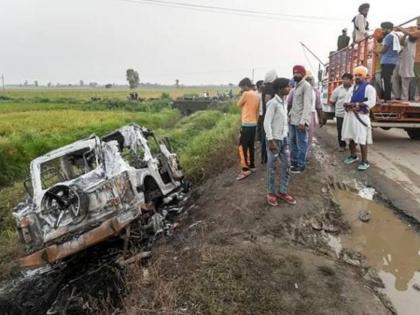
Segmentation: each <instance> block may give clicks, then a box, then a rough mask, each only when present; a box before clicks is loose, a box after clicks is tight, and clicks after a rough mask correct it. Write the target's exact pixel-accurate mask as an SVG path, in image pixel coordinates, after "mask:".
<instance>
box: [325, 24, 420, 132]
mask: <svg viewBox="0 0 420 315" xmlns="http://www.w3.org/2000/svg"><path fill="white" fill-rule="evenodd" d="M416 19H418V17H416V18H413V19H411V20H409V21H407V22H405V23H403V24H401V25H400V26H404V25H407V24H409V23H411V22H413V21H415V20H416ZM404 28H405V29H407V30H409V31H413V30H415V29H416V27H415V26H408V27H407V26H404ZM377 45H378V42H377V40H376V38H375V37H374V36H372V35H371V36H369V37H367V38H365V39H363V40H361V41H359V42H356V43H354V44H352V45H351V46H349V47H346V48H343V49H341V50H339V51H334V52H331V53H330V54H329V61H328V63H327V64H325V71H324V72H323V73H322V75H321V78H322V84H321V97H322V103H323V113H324V117H323V120H324V122H326V121H327V120H328V119H332V118H333V117H334V106H331V104H330V102H329V100H330V97H331V94H332V92H333V91H334V89H335V88H336V87H337V86H338V85H340V84H341V76H342V75H343V74H344V73H346V72H348V73H352V71H353V69H354V68H355V67H357V66H359V65H363V66H365V67H367V68H368V70H369V75H370V77H369V78H368V79H369V80H373V79H374V75H375V72H376V70H377V58H380V57H378V55H376V54H375V53H374V52H375V51H376V49H377ZM415 58H416V59H415V62H416V63H420V40H418V41H417V46H416V56H415ZM370 118H371V124H372V127H373V128H377V127H379V128H382V129H384V130H389V129H390V128H401V129H404V130H405V131H406V132H407V134H408V136H409V137H410V138H411V139H414V140H420V101H419V100H417V101H403V100H391V101H387V102H384V101H383V100H380V99H379V98H378V99H377V103H376V105H375V106H374V107H373V108H372V109H371V112H370Z"/></svg>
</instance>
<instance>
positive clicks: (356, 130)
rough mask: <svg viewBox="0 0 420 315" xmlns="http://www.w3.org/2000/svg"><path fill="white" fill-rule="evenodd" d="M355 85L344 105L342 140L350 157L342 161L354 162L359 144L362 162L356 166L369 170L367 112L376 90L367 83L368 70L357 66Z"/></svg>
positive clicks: (372, 104) (355, 69)
mask: <svg viewBox="0 0 420 315" xmlns="http://www.w3.org/2000/svg"><path fill="white" fill-rule="evenodd" d="M353 74H354V78H355V84H354V85H353V86H352V87H351V88H350V89H349V91H348V93H347V97H346V101H345V103H344V109H345V114H344V121H343V130H342V137H341V138H342V140H344V141H346V142H348V143H349V147H350V156H349V157H347V158H346V159H345V160H344V163H345V164H352V163H353V162H356V161H357V159H358V157H357V155H356V145H357V144H360V151H361V153H362V161H361V163H360V164H359V166H358V168H357V169H358V170H359V171H365V170H367V169H368V168H369V166H370V165H369V162H368V160H367V154H368V149H367V145H368V144H371V143H372V130H371V125H370V118H369V110H370V109H371V108H372V107H373V106H375V104H376V90H375V88H374V87H373V86H371V85H370V84H369V83H368V82H367V81H366V77H367V74H368V69H367V68H366V67H364V66H359V67H356V68H354V69H353Z"/></svg>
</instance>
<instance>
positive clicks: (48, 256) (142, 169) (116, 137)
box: [14, 124, 183, 267]
mask: <svg viewBox="0 0 420 315" xmlns="http://www.w3.org/2000/svg"><path fill="white" fill-rule="evenodd" d="M149 140H151V141H150V142H151V143H150V145H149ZM25 188H26V190H27V192H28V194H29V197H28V198H27V199H26V201H25V202H23V203H20V204H19V205H18V206H17V207H16V209H15V211H14V216H15V218H16V222H17V227H18V232H19V236H20V239H21V241H22V242H23V243H24V244H25V247H26V250H27V255H26V256H25V257H23V258H21V260H20V264H21V265H22V266H24V267H38V266H41V265H44V264H47V263H52V262H55V261H57V260H60V259H62V258H65V257H67V256H70V255H73V254H75V253H77V252H79V251H80V250H82V249H85V248H87V247H89V246H92V245H94V244H97V243H99V242H101V241H103V240H105V239H107V238H109V237H111V236H115V235H118V234H120V233H121V232H122V231H123V230H124V229H126V228H127V227H128V226H129V225H130V224H131V223H132V222H133V221H136V222H137V221H139V222H143V221H141V218H142V216H144V214H146V213H147V217H148V218H149V220H148V224H152V223H153V224H155V223H156V222H161V221H162V216H161V214H160V213H159V212H158V211H156V207H155V206H156V205H157V204H159V205H162V204H167V203H170V202H171V201H173V200H174V199H176V198H178V197H179V195H180V194H181V191H182V190H183V173H182V170H181V169H180V167H179V164H178V161H177V156H176V154H175V153H172V152H171V149H170V145H169V143H168V141H167V139H164V140H161V141H158V140H157V139H156V138H155V136H154V135H153V132H152V131H151V130H149V129H147V128H144V127H141V126H138V125H136V124H130V125H127V126H124V127H122V128H120V129H118V130H116V131H114V132H112V133H110V134H108V135H106V136H104V137H102V138H99V137H97V136H96V135H92V136H91V137H89V138H87V139H84V140H80V141H77V142H74V143H72V144H69V145H67V146H64V147H62V148H59V149H57V150H54V151H51V152H49V153H47V154H45V155H43V156H40V157H38V158H36V159H34V160H33V161H32V162H31V164H30V178H28V179H27V180H26V181H25ZM155 225H156V224H155Z"/></svg>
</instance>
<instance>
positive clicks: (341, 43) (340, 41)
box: [337, 28, 350, 50]
mask: <svg viewBox="0 0 420 315" xmlns="http://www.w3.org/2000/svg"><path fill="white" fill-rule="evenodd" d="M349 43H350V37H349V36H347V28H344V29H343V30H342V32H341V35H340V36H338V38H337V50H341V49H343V48H347V47H348V46H349Z"/></svg>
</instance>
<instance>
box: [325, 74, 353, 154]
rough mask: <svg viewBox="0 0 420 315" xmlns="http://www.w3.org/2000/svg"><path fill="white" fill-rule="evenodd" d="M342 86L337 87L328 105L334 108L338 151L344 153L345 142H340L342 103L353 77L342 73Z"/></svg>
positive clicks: (343, 112)
mask: <svg viewBox="0 0 420 315" xmlns="http://www.w3.org/2000/svg"><path fill="white" fill-rule="evenodd" d="M341 80H342V84H341V85H339V86H337V87H336V88H335V90H334V91H333V92H332V94H331V98H330V104H331V105H333V106H334V107H335V119H336V121H337V137H338V151H339V152H344V151H345V150H346V142H345V141H343V140H341V130H342V129H343V120H344V114H345V110H344V103H345V101H346V98H347V93H348V91H349V89H350V87H351V85H352V84H353V75H352V74H351V73H344V74H343V75H342V77H341Z"/></svg>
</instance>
